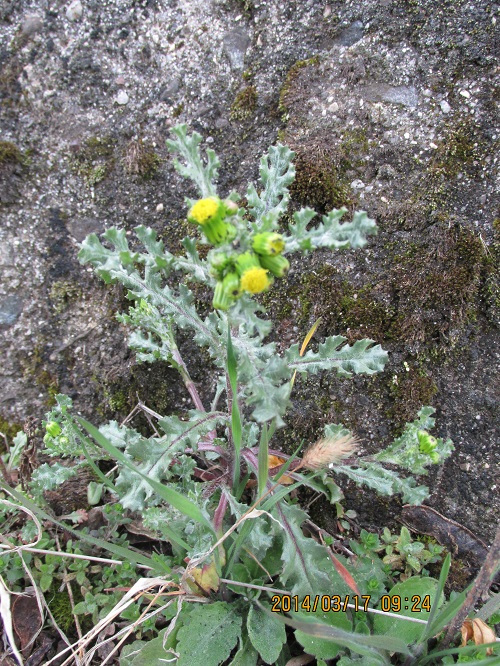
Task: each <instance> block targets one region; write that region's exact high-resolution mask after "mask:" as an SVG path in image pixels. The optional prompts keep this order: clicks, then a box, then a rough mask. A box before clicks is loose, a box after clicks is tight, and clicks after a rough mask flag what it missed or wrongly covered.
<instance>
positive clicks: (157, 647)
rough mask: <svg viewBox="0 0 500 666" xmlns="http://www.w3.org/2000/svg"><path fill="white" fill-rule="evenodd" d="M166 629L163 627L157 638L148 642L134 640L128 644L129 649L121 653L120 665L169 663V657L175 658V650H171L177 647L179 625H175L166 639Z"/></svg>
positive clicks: (139, 665)
mask: <svg viewBox="0 0 500 666" xmlns="http://www.w3.org/2000/svg"><path fill="white" fill-rule="evenodd" d="M166 631H167V629H162V630H161V631H160V632H159V634H158V635H157V636H156V638H153V639H152V640H150V641H147V642H144V641H134V643H132V645H131V646H127V647H129V650H127V651H126V648H124V649H123V650H122V653H121V655H120V666H163V664H165V663H168V661H167V660H168V659H174V652H169V650H170V649H174V648H175V645H176V643H177V633H178V631H179V626H178V625H176V626H175V627H174V629H173V631H171V632H170V634H169V636H168V638H167V640H166V641H165V640H164V635H165V632H166ZM171 663H175V661H174V662H171Z"/></svg>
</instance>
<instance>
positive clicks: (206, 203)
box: [188, 197, 238, 245]
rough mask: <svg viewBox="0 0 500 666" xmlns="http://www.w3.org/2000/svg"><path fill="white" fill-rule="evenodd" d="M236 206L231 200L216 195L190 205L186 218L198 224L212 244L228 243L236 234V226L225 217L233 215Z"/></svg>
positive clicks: (236, 208)
mask: <svg viewBox="0 0 500 666" xmlns="http://www.w3.org/2000/svg"><path fill="white" fill-rule="evenodd" d="M237 210H238V207H237V206H236V205H235V204H234V203H233V202H232V201H221V200H220V199H219V198H218V197H207V198H206V199H200V200H199V201H197V202H196V203H195V204H194V205H193V206H191V208H190V210H189V213H188V220H189V222H192V223H193V224H199V225H200V226H201V228H202V229H203V233H204V234H205V236H206V238H207V240H208V242H209V243H211V244H212V245H222V244H223V243H229V242H230V241H232V240H233V238H235V236H236V228H235V227H234V226H233V225H232V224H231V223H230V222H227V220H226V218H227V217H229V216H231V215H234V213H235V212H236V211H237Z"/></svg>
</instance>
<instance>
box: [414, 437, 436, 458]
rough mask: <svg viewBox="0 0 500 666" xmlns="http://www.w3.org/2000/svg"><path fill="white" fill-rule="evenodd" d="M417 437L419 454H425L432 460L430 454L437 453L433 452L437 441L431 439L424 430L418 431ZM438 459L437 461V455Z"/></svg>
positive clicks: (433, 438)
mask: <svg viewBox="0 0 500 666" xmlns="http://www.w3.org/2000/svg"><path fill="white" fill-rule="evenodd" d="M417 437H418V445H419V449H420V453H427V454H429V455H430V456H431V458H432V453H433V452H434V453H437V452H436V451H435V448H436V446H437V439H436V438H435V437H433V436H432V435H429V433H428V432H426V431H425V430H419V431H418V433H417ZM437 456H438V459H439V454H437Z"/></svg>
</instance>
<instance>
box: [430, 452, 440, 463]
mask: <svg viewBox="0 0 500 666" xmlns="http://www.w3.org/2000/svg"><path fill="white" fill-rule="evenodd" d="M429 457H430V459H431V460H432V462H433V463H438V462H439V453H438V452H437V451H431V452H430V453H429Z"/></svg>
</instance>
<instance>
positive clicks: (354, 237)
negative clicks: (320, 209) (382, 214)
mask: <svg viewBox="0 0 500 666" xmlns="http://www.w3.org/2000/svg"><path fill="white" fill-rule="evenodd" d="M312 213H314V211H311V209H309V208H304V209H302V210H300V211H297V212H296V213H294V215H293V219H294V221H295V224H290V225H289V231H290V237H288V238H286V239H285V240H286V252H297V251H298V250H312V249H316V248H319V247H328V248H330V249H332V250H338V249H344V248H348V247H351V248H353V249H356V248H361V247H363V246H364V245H366V243H367V242H368V241H367V238H366V237H367V236H370V235H373V234H376V233H377V225H376V224H375V221H374V220H372V219H371V218H369V217H368V215H367V214H366V213H365V212H364V211H362V210H360V211H356V212H355V213H354V215H353V219H352V222H345V223H344V224H340V219H341V218H342V217H343V216H344V215H345V213H347V208H340V209H335V210H332V211H330V212H329V213H328V214H327V215H324V216H323V218H322V220H323V221H322V222H321V223H320V224H318V225H317V226H316V227H313V228H312V229H309V230H307V225H308V223H309V222H310V221H311V219H312V218H313V217H314V215H313V214H312Z"/></svg>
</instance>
